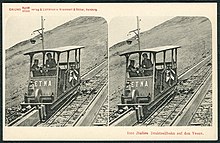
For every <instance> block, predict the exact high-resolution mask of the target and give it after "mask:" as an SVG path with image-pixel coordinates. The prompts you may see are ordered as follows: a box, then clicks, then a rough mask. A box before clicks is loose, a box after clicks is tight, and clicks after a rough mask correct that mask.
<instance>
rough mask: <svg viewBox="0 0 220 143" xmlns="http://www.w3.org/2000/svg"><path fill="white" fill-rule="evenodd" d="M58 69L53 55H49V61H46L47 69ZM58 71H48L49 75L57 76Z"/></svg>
mask: <svg viewBox="0 0 220 143" xmlns="http://www.w3.org/2000/svg"><path fill="white" fill-rule="evenodd" d="M55 67H56V61H55V59H53V58H52V55H51V53H47V60H46V68H55ZM55 73H56V70H55V69H51V70H50V69H48V75H55Z"/></svg>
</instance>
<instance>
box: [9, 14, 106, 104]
mask: <svg viewBox="0 0 220 143" xmlns="http://www.w3.org/2000/svg"><path fill="white" fill-rule="evenodd" d="M107 30H108V27H107V22H106V21H105V19H104V18H101V17H89V16H88V17H85V16H84V17H78V18H76V19H74V20H71V21H69V22H67V23H64V24H62V25H60V26H58V27H56V28H54V29H52V30H50V31H47V32H45V35H44V37H45V48H56V47H60V46H70V45H81V46H85V48H84V49H82V51H81V61H82V63H81V68H82V69H81V72H82V74H83V73H85V72H86V71H88V70H89V69H90V68H92V67H93V66H95V65H96V64H98V63H100V62H101V61H103V60H104V59H105V58H106V56H107V32H108V31H107ZM39 38H40V37H39V35H38V36H36V37H35V38H34V39H35V40H36V41H37V42H36V43H35V44H34V45H32V44H31V43H30V41H29V40H26V41H22V42H20V43H18V44H16V45H15V46H13V47H11V48H9V49H8V50H6V63H5V64H6V67H5V68H6V69H5V70H6V75H5V77H6V106H11V105H13V104H14V103H11V102H10V101H11V99H13V98H18V99H19V100H22V98H23V94H24V93H25V92H26V89H27V80H28V66H29V57H28V56H24V55H23V53H25V52H27V51H31V50H36V49H41V48H42V47H41V40H40V39H39ZM17 102H19V101H18V100H17ZM10 104H11V105H10Z"/></svg>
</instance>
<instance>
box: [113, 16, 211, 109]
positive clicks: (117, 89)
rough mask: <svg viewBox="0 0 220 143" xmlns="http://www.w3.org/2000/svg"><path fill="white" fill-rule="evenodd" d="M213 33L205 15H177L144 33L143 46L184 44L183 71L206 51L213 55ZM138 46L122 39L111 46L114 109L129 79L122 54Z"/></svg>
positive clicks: (181, 51)
mask: <svg viewBox="0 0 220 143" xmlns="http://www.w3.org/2000/svg"><path fill="white" fill-rule="evenodd" d="M211 32H212V29H211V23H210V21H209V20H208V19H207V18H205V17H174V18H172V19H170V20H168V21H166V22H164V23H162V24H160V25H158V26H156V27H154V28H152V29H151V30H149V31H144V32H142V33H141V34H140V39H141V49H143V48H151V47H157V46H164V45H179V46H181V47H182V48H181V49H179V50H178V74H181V73H182V72H184V71H185V70H186V69H187V68H189V67H190V66H192V65H194V64H196V63H198V62H199V61H200V60H201V59H202V58H204V56H205V55H206V54H211V38H212V37H211ZM133 39H134V38H133ZM137 49H138V45H137V42H136V41H134V42H132V45H127V44H126V42H125V41H122V42H120V43H117V44H115V45H114V46H112V47H110V51H109V55H110V59H109V60H110V61H109V62H110V63H109V65H110V67H109V69H110V71H109V74H110V75H109V76H110V79H109V80H110V81H109V84H110V85H109V87H110V89H109V92H110V93H109V95H110V108H115V105H116V104H118V103H120V95H121V94H122V92H123V90H122V89H123V86H124V80H125V79H124V75H125V57H120V56H119V55H118V54H119V53H121V52H123V51H130V50H137ZM110 110H111V109H110Z"/></svg>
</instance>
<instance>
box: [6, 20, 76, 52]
mask: <svg viewBox="0 0 220 143" xmlns="http://www.w3.org/2000/svg"><path fill="white" fill-rule="evenodd" d="M75 18H76V16H59V17H58V16H44V19H45V20H44V28H45V31H48V30H51V29H53V28H55V27H57V26H59V25H61V24H64V23H66V22H68V21H70V20H73V19H75ZM5 22H6V23H5V48H6V49H8V48H10V47H12V46H14V45H15V44H17V43H19V42H21V41H24V40H27V39H30V38H32V37H34V36H36V35H37V33H36V34H35V35H31V34H32V33H33V31H34V30H36V29H40V28H41V17H40V16H31V17H30V16H13V17H10V18H9V19H8V20H6V21H5Z"/></svg>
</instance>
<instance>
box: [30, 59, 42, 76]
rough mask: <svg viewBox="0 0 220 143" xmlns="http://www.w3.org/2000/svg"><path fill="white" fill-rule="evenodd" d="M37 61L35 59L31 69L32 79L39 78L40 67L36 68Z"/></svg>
mask: <svg viewBox="0 0 220 143" xmlns="http://www.w3.org/2000/svg"><path fill="white" fill-rule="evenodd" d="M38 63H39V61H38V60H37V59H35V60H34V64H33V65H32V67H31V71H32V73H33V77H36V76H40V75H41V72H40V67H39V66H38Z"/></svg>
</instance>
